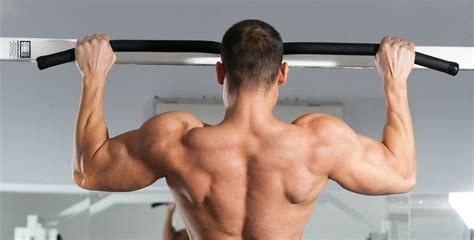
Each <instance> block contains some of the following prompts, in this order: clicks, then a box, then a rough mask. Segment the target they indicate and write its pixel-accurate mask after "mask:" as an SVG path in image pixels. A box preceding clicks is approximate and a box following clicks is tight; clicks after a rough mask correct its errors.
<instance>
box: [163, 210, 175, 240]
mask: <svg viewBox="0 0 474 240" xmlns="http://www.w3.org/2000/svg"><path fill="white" fill-rule="evenodd" d="M166 207H167V210H168V215H167V216H166V220H165V225H164V226H163V240H173V239H174V235H175V234H176V231H175V229H174V227H173V214H174V210H175V209H176V205H175V204H174V203H170V204H168V205H167V206H166Z"/></svg>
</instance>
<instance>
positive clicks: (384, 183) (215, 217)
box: [73, 34, 416, 240]
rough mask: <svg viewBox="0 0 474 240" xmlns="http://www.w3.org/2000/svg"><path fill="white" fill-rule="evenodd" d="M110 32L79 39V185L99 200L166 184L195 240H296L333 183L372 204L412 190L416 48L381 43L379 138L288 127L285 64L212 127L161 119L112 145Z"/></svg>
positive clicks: (326, 122) (325, 124) (320, 126)
mask: <svg viewBox="0 0 474 240" xmlns="http://www.w3.org/2000/svg"><path fill="white" fill-rule="evenodd" d="M108 40H109V38H108V36H107V35H105V34H102V35H94V36H90V37H86V38H85V39H81V40H79V41H78V43H77V46H76V59H77V65H78V68H79V70H80V72H81V74H82V77H83V90H82V97H81V104H80V107H79V114H78V118H77V123H76V129H75V131H76V132H75V133H76V135H75V145H74V146H75V148H74V158H73V177H74V180H75V182H76V184H77V185H79V186H80V187H82V188H85V189H91V190H100V191H133V190H137V189H140V188H144V187H146V186H149V185H150V184H152V183H154V182H155V181H156V180H158V179H159V178H163V177H165V178H166V181H167V183H168V185H169V187H170V190H171V192H172V194H173V196H174V198H175V200H176V204H177V206H178V208H179V210H180V213H181V215H182V217H183V219H184V222H185V224H186V228H187V231H188V234H189V237H190V239H193V240H201V239H206V240H213V239H216V240H228V239H229V240H230V239H272V240H278V239H300V238H301V235H302V233H303V230H304V227H305V224H306V222H307V220H308V218H309V216H310V214H311V211H312V209H313V207H314V205H315V202H316V200H317V199H318V196H319V195H320V193H321V192H322V191H323V189H324V188H325V186H326V184H327V183H328V181H329V179H332V180H334V181H336V182H337V183H339V184H340V185H341V186H342V187H344V188H345V189H347V190H349V191H352V192H356V193H360V194H366V195H383V194H395V193H404V192H407V191H409V190H410V189H411V188H413V187H414V185H415V179H416V154H415V140H414V135H413V126H412V120H411V116H410V110H409V105H408V99H407V79H408V76H409V74H410V72H411V70H412V67H413V63H414V48H415V47H414V45H413V44H411V43H408V42H406V41H405V40H403V39H399V38H389V37H385V38H384V39H383V40H382V42H381V47H380V50H379V52H378V54H377V56H376V58H375V61H376V64H377V68H378V71H379V73H380V75H381V77H382V79H383V80H384V84H385V96H386V102H387V105H386V119H387V121H386V125H385V128H384V130H383V138H382V141H376V140H373V139H370V138H368V137H365V136H362V135H359V134H357V133H355V132H354V131H353V130H352V129H351V128H350V127H349V126H348V125H346V124H345V123H344V122H342V121H341V120H339V119H337V118H335V117H332V116H329V115H326V114H321V113H309V114H306V115H304V116H302V117H299V118H298V119H296V120H295V121H294V122H293V123H292V124H287V123H284V122H281V121H279V120H277V119H275V118H274V117H273V115H272V109H273V107H274V106H275V104H276V101H277V98H278V89H279V87H280V86H282V85H283V84H284V83H285V82H286V80H287V74H288V66H287V64H286V63H283V64H282V65H281V68H280V74H279V76H278V79H277V81H276V83H275V84H274V85H273V86H272V87H271V89H270V90H268V91H267V92H264V91H255V90H254V91H252V92H244V91H237V92H235V93H230V92H228V91H227V88H226V84H225V82H226V81H227V80H226V78H225V73H224V69H223V65H222V64H220V63H218V64H216V70H217V71H216V72H217V80H218V82H219V83H220V84H221V85H224V88H223V93H224V94H223V95H224V102H225V107H226V114H225V118H224V120H223V121H222V122H221V123H219V124H218V125H216V126H207V125H205V124H203V123H202V122H201V121H199V119H197V118H196V117H194V116H193V115H191V114H189V113H186V112H169V113H163V114H160V115H158V116H155V117H153V118H151V119H150V120H148V121H147V122H145V123H144V124H143V125H142V126H141V127H140V128H139V129H137V130H133V131H130V132H127V133H124V134H122V135H119V136H117V137H114V138H109V136H108V132H107V126H106V122H105V120H104V116H103V95H104V88H105V85H106V78H107V74H108V72H109V70H110V69H111V67H112V65H113V63H114V62H115V55H114V53H113V52H112V50H111V48H110V45H109V43H108Z"/></svg>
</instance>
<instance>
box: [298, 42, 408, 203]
mask: <svg viewBox="0 0 474 240" xmlns="http://www.w3.org/2000/svg"><path fill="white" fill-rule="evenodd" d="M376 62H377V67H378V70H379V73H380V75H381V76H382V78H383V80H384V85H385V97H386V124H385V128H384V130H383V139H382V141H376V140H373V139H370V138H368V137H365V136H362V135H359V134H357V133H355V132H354V131H353V130H352V129H351V128H350V127H349V126H348V125H347V124H345V123H344V122H342V121H340V120H338V119H336V118H334V117H330V116H327V115H315V116H313V117H311V118H309V119H310V120H309V121H306V122H307V125H310V126H311V128H312V130H313V131H315V133H316V134H317V135H318V137H319V138H318V139H320V141H322V142H323V144H324V145H326V146H329V149H330V150H329V154H327V156H323V157H322V158H326V160H325V161H323V162H324V163H325V164H323V166H324V167H325V168H326V169H327V174H328V176H329V178H330V179H332V180H334V181H336V182H337V183H339V184H340V185H341V186H342V187H344V188H346V189H348V190H350V191H353V192H357V193H361V194H366V195H383V194H395V193H404V192H407V191H409V190H410V189H412V188H413V187H414V185H415V181H416V154H415V139H414V134H413V126H412V120H411V116H410V109H409V106H408V99H407V79H408V75H409V74H410V71H411V69H412V66H413V63H414V45H413V44H410V43H408V42H406V41H404V40H402V39H399V38H388V37H386V38H384V39H383V40H382V43H381V47H380V50H379V52H378V54H377V56H376ZM318 144H321V142H318Z"/></svg>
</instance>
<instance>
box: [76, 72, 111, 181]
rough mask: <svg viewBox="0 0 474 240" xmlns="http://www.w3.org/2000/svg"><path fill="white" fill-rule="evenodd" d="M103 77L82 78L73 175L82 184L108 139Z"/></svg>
mask: <svg viewBox="0 0 474 240" xmlns="http://www.w3.org/2000/svg"><path fill="white" fill-rule="evenodd" d="M104 78H105V77H102V76H100V77H87V76H86V77H84V79H83V86H82V94H81V100H80V104H79V112H78V115H77V120H76V127H75V138H74V140H75V142H74V158H73V174H74V179H75V181H76V182H77V183H79V184H80V183H82V180H83V177H84V175H85V174H86V171H87V169H88V163H89V162H90V161H92V159H93V157H94V154H95V153H96V152H97V150H98V149H99V148H100V146H101V145H102V144H103V143H104V142H105V141H106V140H107V139H108V133H107V125H106V123H105V120H104V99H103V98H104V84H103V83H104V82H105V79H104Z"/></svg>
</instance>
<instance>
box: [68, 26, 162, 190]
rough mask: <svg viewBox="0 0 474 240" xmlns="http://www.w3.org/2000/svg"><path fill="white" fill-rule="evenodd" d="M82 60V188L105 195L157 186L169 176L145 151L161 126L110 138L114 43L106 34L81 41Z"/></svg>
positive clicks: (78, 133)
mask: <svg viewBox="0 0 474 240" xmlns="http://www.w3.org/2000/svg"><path fill="white" fill-rule="evenodd" d="M76 60H77V66H78V68H79V71H80V72H81V74H82V78H83V87H82V96H81V101H80V106H79V113H78V116H77V121H76V127H75V139H74V140H75V141H74V156H73V178H74V180H75V182H76V184H77V185H79V186H80V187H82V188H85V189H90V190H103V191H131V190H136V189H139V188H143V187H145V186H148V185H150V184H152V183H153V182H154V181H155V180H156V179H158V178H160V177H162V176H163V175H164V173H163V166H161V165H160V161H157V162H152V160H154V159H150V158H149V156H147V155H146V152H147V151H146V150H147V149H144V147H143V145H144V144H145V143H146V141H147V136H149V134H147V131H150V129H152V128H153V125H155V124H151V123H148V124H147V123H145V124H144V125H143V126H142V127H141V128H140V129H137V130H134V131H130V132H127V133H124V134H122V135H119V136H117V137H114V138H111V139H109V136H108V132H107V125H106V123H105V120H104V99H103V98H104V88H105V82H106V78H107V74H108V72H109V71H110V69H111V67H112V65H113V63H114V62H115V55H114V53H113V51H112V49H111V47H110V44H109V37H108V36H107V35H105V34H103V35H93V36H88V37H86V38H83V39H80V40H79V41H78V42H77V44H76ZM153 122H156V120H154V121H153Z"/></svg>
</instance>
